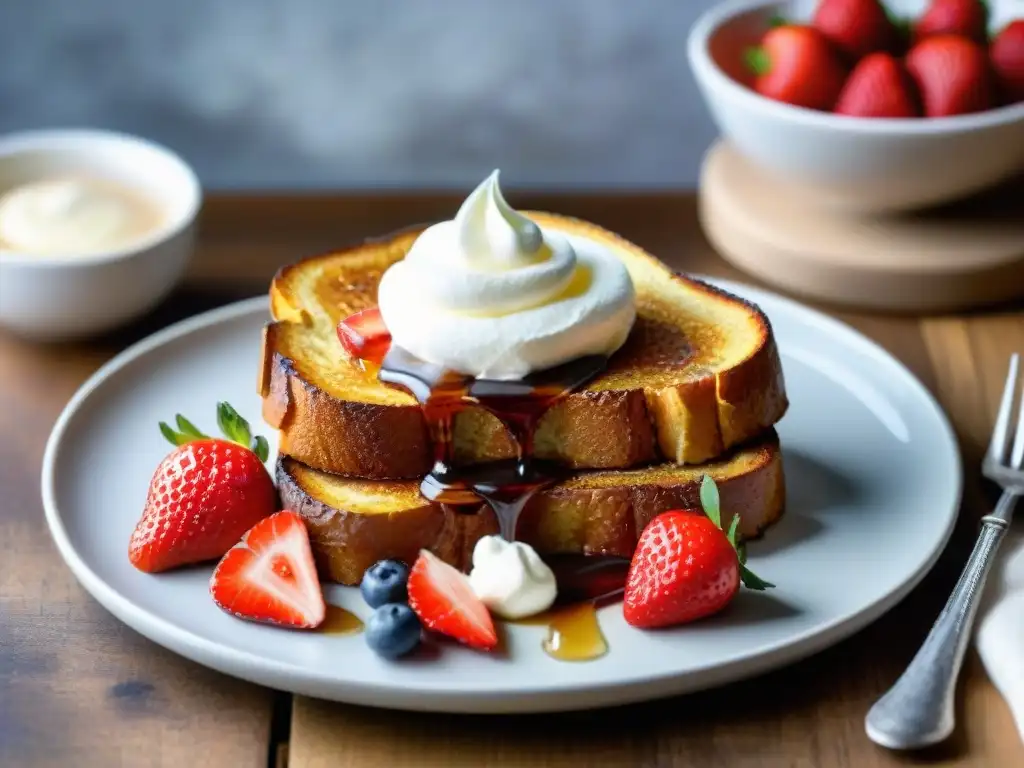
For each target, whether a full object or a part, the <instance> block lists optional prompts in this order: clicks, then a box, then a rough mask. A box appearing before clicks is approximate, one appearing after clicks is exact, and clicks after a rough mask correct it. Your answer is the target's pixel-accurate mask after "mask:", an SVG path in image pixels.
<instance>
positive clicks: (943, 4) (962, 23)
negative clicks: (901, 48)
mask: <svg viewBox="0 0 1024 768" xmlns="http://www.w3.org/2000/svg"><path fill="white" fill-rule="evenodd" d="M933 35H961V36H962V37H966V38H967V39H968V40H973V41H974V42H976V43H980V44H981V45H984V44H985V43H986V42H987V39H988V9H987V6H986V5H985V3H983V2H981V0H932V4H931V5H929V6H928V9H927V10H926V11H925V12H924V14H923V15H922V16H921V18H919V19H918V20H917V23H916V24H915V25H914V40H915V42H919V41H921V40H924V39H925V38H926V37H931V36H933Z"/></svg>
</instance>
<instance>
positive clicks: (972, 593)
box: [864, 493, 1015, 749]
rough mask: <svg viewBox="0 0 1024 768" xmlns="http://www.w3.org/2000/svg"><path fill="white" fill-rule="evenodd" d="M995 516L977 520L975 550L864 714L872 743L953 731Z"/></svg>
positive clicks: (905, 745)
mask: <svg viewBox="0 0 1024 768" xmlns="http://www.w3.org/2000/svg"><path fill="white" fill-rule="evenodd" d="M1014 501H1015V499H1014V498H1013V496H1012V494H1009V493H1007V494H1004V496H1003V498H1002V499H1000V504H999V507H1000V508H1001V507H1003V506H1004V504H1009V505H1012V504H1013V502H1014ZM999 511H1002V510H997V512H996V514H998V513H999ZM1009 511H1010V510H1007V512H1009ZM996 514H993V515H986V516H985V517H983V518H982V519H981V533H980V534H979V535H978V540H977V542H976V543H975V545H974V551H973V552H971V557H970V559H969V560H968V561H967V565H966V566H965V567H964V571H963V573H962V574H961V575H960V580H959V581H958V582H957V584H956V587H955V588H954V589H953V594H951V595H950V596H949V600H948V601H947V602H946V606H945V607H944V608H943V609H942V613H940V614H939V617H938V619H936V620H935V624H934V625H933V626H932V629H931V631H930V632H929V633H928V637H927V638H926V639H925V641H924V643H923V644H922V646H921V649H920V650H919V651H918V652H917V655H916V656H914V659H913V660H912V661H911V662H910V664H909V666H907V668H906V670H905V671H904V672H903V674H902V675H901V676H900V678H899V680H897V681H896V683H895V684H894V685H893V687H892V688H890V689H889V691H888V692H887V693H886V694H885V695H884V696H882V698H880V699H879V700H878V701H877V702H875V705H874V706H873V707H872V708H871V709H870V711H869V712H868V714H867V717H866V718H865V720H864V726H865V729H866V731H867V734H868V737H869V738H870V739H871V740H872V741H874V742H875V743H876V744H880V745H881V746H883V747H888V748H889V749H917V748H920V747H925V746H928V745H931V744H936V743H938V742H940V741H943V740H944V739H946V738H947V737H948V736H949V735H950V734H951V733H952V732H953V727H954V714H953V712H954V709H953V698H954V694H955V692H956V683H957V676H958V674H959V672H960V666H961V664H962V663H963V660H964V652H965V651H966V650H967V645H968V641H969V640H970V637H971V628H972V626H973V625H974V617H975V614H977V612H978V604H979V601H980V598H981V594H982V591H983V589H984V586H985V580H986V578H987V577H988V573H989V570H990V569H991V567H992V562H993V560H995V554H996V551H997V550H998V549H999V545H1000V543H1001V542H1002V540H1003V537H1004V536H1005V535H1006V529H1007V527H1008V523H1007V521H1006V520H1005V519H1003V518H1002V517H997V516H996Z"/></svg>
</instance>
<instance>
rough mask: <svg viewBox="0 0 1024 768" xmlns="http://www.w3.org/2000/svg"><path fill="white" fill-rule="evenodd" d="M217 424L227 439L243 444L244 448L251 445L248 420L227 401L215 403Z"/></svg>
mask: <svg viewBox="0 0 1024 768" xmlns="http://www.w3.org/2000/svg"><path fill="white" fill-rule="evenodd" d="M217 424H218V426H220V431H221V432H223V433H224V437H226V438H227V439H228V440H231V441H232V442H235V443H238V444H239V445H244V446H245V447H246V448H248V447H249V446H250V445H252V431H251V430H250V429H249V422H247V421H246V420H245V419H243V418H242V417H241V416H240V415H239V414H238V411H236V410H235V409H234V408H232V407H231V406H230V405H228V404H227V403H223V402H222V403H217Z"/></svg>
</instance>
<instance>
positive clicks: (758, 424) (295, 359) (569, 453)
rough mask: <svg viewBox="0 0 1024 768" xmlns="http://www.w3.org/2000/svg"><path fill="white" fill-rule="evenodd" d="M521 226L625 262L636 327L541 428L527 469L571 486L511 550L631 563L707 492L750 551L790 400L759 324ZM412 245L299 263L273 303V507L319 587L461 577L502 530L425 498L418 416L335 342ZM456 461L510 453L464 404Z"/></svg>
mask: <svg viewBox="0 0 1024 768" xmlns="http://www.w3.org/2000/svg"><path fill="white" fill-rule="evenodd" d="M526 215H527V216H529V217H530V218H532V219H533V220H534V221H535V222H536V223H537V224H539V225H540V226H541V227H542V228H543V229H545V230H548V231H554V232H558V233H561V234H564V235H567V236H572V237H577V238H586V239H588V240H591V241H594V242H596V243H598V244H600V245H601V246H603V247H605V248H607V249H609V250H610V251H612V252H613V253H614V254H615V255H616V256H618V257H619V258H620V259H621V260H622V262H623V263H624V265H625V266H626V268H627V270H628V272H629V276H630V278H631V280H632V282H633V286H634V289H635V296H636V319H635V321H634V324H633V326H632V330H631V331H630V333H629V336H628V338H627V340H626V342H625V344H623V345H622V346H621V347H620V348H619V349H618V351H616V352H615V353H614V354H613V355H612V356H611V357H610V358H609V360H608V364H607V367H606V368H605V370H604V371H603V372H602V373H600V374H599V375H597V376H596V377H595V378H593V379H591V380H590V381H589V382H588V383H586V384H585V385H584V386H582V387H581V388H579V389H578V390H576V391H573V392H571V393H569V394H568V395H567V396H565V397H564V398H562V399H561V400H560V401H558V402H556V403H555V404H554V405H553V406H552V407H551V408H550V409H549V410H548V411H547V412H546V413H545V414H544V415H543V416H542V417H541V418H540V420H539V422H538V424H537V428H536V433H535V440H534V454H535V456H536V457H537V458H538V459H544V460H547V461H548V462H551V463H554V464H555V465H558V466H560V467H562V468H564V473H563V474H562V475H560V477H559V479H558V480H557V481H555V482H554V483H553V484H550V485H547V486H546V487H543V488H541V489H540V490H539V491H538V492H537V493H536V494H534V495H533V496H532V498H530V500H529V502H528V503H527V504H526V506H525V508H524V509H523V511H522V514H521V516H520V519H519V523H518V529H517V533H516V536H517V538H519V539H520V540H522V541H524V542H526V543H528V544H530V545H532V546H533V547H534V548H535V549H536V550H537V551H538V552H540V553H541V554H562V553H566V554H568V553H573V554H585V555H618V556H622V557H630V556H632V554H633V551H634V548H635V546H636V543H637V538H638V536H639V534H640V533H641V531H642V530H643V528H644V527H645V525H646V524H647V522H649V521H650V520H651V519H653V518H654V517H655V516H657V515H659V514H660V513H662V512H664V511H666V510H670V509H679V508H694V507H699V489H700V483H701V480H702V478H703V476H704V475H709V476H710V477H711V478H712V479H713V480H714V481H715V482H716V484H717V486H718V490H719V494H720V498H721V506H722V516H723V518H724V520H723V525H728V523H729V520H730V519H731V517H732V516H733V515H738V516H739V518H740V522H739V528H738V531H739V535H740V536H741V537H742V538H744V539H749V538H752V537H756V536H758V535H760V534H761V533H762V532H763V531H764V530H765V529H766V528H767V527H768V526H770V525H771V524H772V523H773V522H775V521H776V520H777V519H778V518H779V517H780V515H781V514H782V512H783V507H784V503H785V482H784V477H783V470H782V460H781V453H780V447H779V439H778V435H777V434H776V432H775V429H774V425H775V424H776V423H777V422H778V421H779V420H780V419H781V418H782V416H783V415H784V414H785V412H786V410H787V407H788V401H787V397H786V391H785V383H784V378H783V374H782V367H781V363H780V360H779V354H778V350H777V347H776V343H775V339H774V338H773V335H772V329H771V325H770V323H769V322H768V319H767V318H766V317H765V315H764V314H763V313H762V312H761V311H760V310H759V309H758V308H757V307H755V306H752V305H751V304H749V303H747V302H745V301H743V300H741V299H739V298H737V297H736V296H733V295H730V294H728V293H725V292H722V291H720V290H718V289H716V288H714V287H711V286H709V285H707V284H705V283H703V282H699V281H696V280H692V279H688V278H686V277H683V276H680V275H678V274H675V273H673V272H672V271H671V270H669V269H668V268H667V267H666V266H665V265H664V264H662V263H661V262H660V261H658V260H657V259H656V258H654V257H653V256H651V255H649V254H647V253H646V252H644V251H643V250H642V249H641V248H639V247H637V246H635V245H633V244H631V243H629V242H627V241H625V240H624V239H622V238H621V237H619V236H617V235H615V234H613V233H611V232H609V231H607V230H604V229H602V228H600V227H598V226H595V225H592V224H589V223H586V222H582V221H579V220H576V219H570V218H567V217H563V216H558V215H554V214H550V213H540V212H529V213H527V214H526ZM421 231H422V230H420V229H414V230H407V231H403V232H401V233H399V234H396V235H393V236H390V237H388V238H385V239H381V240H377V241H371V242H367V243H365V244H363V245H360V246H357V247H354V248H351V249H348V250H344V251H340V252H337V253H331V254H327V255H323V256H315V257H312V258H307V259H304V260H302V261H299V262H297V263H295V264H292V265H290V266H287V267H285V268H283V269H281V270H280V271H279V272H278V274H277V275H276V276H275V278H274V280H273V283H272V285H271V288H270V306H271V314H272V317H273V320H272V322H271V323H269V324H268V325H267V326H266V328H265V331H264V343H263V358H262V370H261V375H260V383H259V386H260V393H261V396H262V398H263V417H264V419H265V420H266V421H267V423H268V424H269V425H270V426H272V427H273V428H275V429H277V430H278V432H279V457H278V461H277V466H276V475H277V483H278V487H279V491H280V494H281V501H282V504H283V506H284V507H286V508H288V509H291V510H294V511H296V512H298V513H299V514H301V515H302V516H303V518H304V519H305V520H306V522H307V524H308V529H309V532H310V539H311V544H312V547H313V552H314V557H315V558H316V561H317V566H318V568H319V569H320V571H321V574H322V576H323V577H324V578H325V579H327V580H331V581H335V582H339V583H342V584H349V585H351V584H358V583H359V581H360V579H361V578H362V576H363V573H364V571H365V570H366V569H367V568H368V567H370V566H371V565H372V564H374V563H376V562H377V561H380V560H384V559H396V560H403V561H405V562H407V563H411V562H412V561H413V560H415V559H416V556H417V553H418V552H419V551H420V550H421V549H427V550H430V551H431V552H433V553H434V554H435V555H437V556H438V557H440V558H441V559H442V560H444V561H446V562H448V563H450V564H452V565H454V566H455V567H457V568H460V569H462V570H468V568H469V567H470V565H471V557H472V552H473V548H474V545H475V543H476V542H477V540H478V539H479V538H480V537H482V536H484V535H489V534H495V533H496V532H497V531H498V521H497V519H496V516H495V514H494V511H493V510H492V509H491V507H490V506H489V505H488V504H487V503H485V502H484V501H483V500H481V501H480V503H479V505H472V506H471V507H469V508H467V507H466V506H465V505H460V506H459V507H457V508H455V507H452V506H451V505H448V504H443V503H439V502H434V501H430V500H428V499H427V498H426V497H425V496H424V495H422V493H421V490H420V483H421V480H422V479H423V478H424V476H426V475H427V474H428V473H429V472H430V471H431V468H432V466H433V463H434V452H433V447H432V445H431V438H430V433H429V430H428V426H427V422H426V420H425V418H424V413H423V409H422V408H421V406H420V404H419V403H418V401H417V400H416V399H414V397H413V396H412V395H411V394H409V393H408V392H407V391H405V390H403V389H402V388H399V387H396V386H393V385H389V384H385V383H382V382H381V381H380V380H379V378H378V375H377V370H376V369H375V367H374V366H373V365H367V364H366V362H365V361H363V360H359V359H356V358H355V357H353V356H352V355H350V354H349V353H348V352H347V351H346V350H345V348H344V347H343V345H342V344H341V343H339V338H338V335H337V327H338V324H339V322H340V321H342V320H343V319H344V318H345V317H347V316H350V315H352V314H353V313H356V312H359V311H361V310H365V309H368V308H372V307H373V306H374V305H375V304H376V302H377V287H378V283H379V281H380V279H381V276H382V274H383V273H384V272H385V270H387V269H388V267H389V266H391V265H392V264H394V263H395V262H397V261H399V260H401V259H402V258H403V257H404V256H405V254H406V253H407V251H408V250H409V248H410V247H411V245H412V244H413V242H414V241H415V240H416V238H417V236H418V234H419V233H420V232H421ZM452 445H453V452H454V460H455V463H456V464H457V465H461V466H470V465H477V464H481V463H483V462H489V461H493V460H498V459H503V458H509V457H512V456H514V455H515V451H516V442H515V440H514V439H513V437H512V436H511V434H510V433H509V431H508V430H507V429H506V427H505V426H504V425H503V423H502V422H501V421H500V420H499V419H498V418H496V417H495V416H494V415H492V413H490V412H489V411H488V410H485V409H484V408H482V407H479V406H476V405H473V404H472V403H470V404H467V407H465V408H463V409H461V410H460V411H459V412H458V414H457V415H456V416H455V417H454V421H453V422H452Z"/></svg>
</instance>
